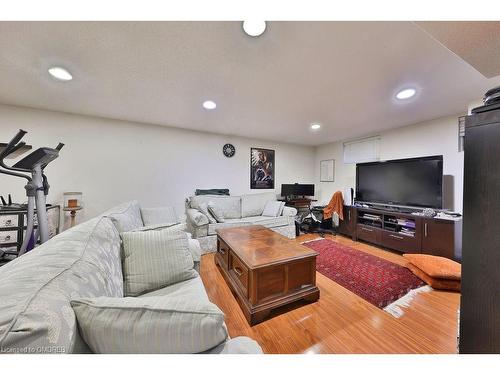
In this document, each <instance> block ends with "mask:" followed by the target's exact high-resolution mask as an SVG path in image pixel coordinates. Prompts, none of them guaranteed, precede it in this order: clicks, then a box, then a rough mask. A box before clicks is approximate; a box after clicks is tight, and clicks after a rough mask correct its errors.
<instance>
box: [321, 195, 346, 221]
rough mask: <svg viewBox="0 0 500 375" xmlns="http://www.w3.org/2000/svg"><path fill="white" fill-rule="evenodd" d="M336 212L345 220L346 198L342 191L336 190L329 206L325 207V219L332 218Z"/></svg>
mask: <svg viewBox="0 0 500 375" xmlns="http://www.w3.org/2000/svg"><path fill="white" fill-rule="evenodd" d="M334 212H336V213H337V215H339V218H340V220H344V198H343V197H342V192H341V191H336V192H335V193H334V194H333V196H332V199H330V203H328V206H326V207H325V208H324V209H323V219H325V220H326V219H330V218H331V217H332V216H333V213H334Z"/></svg>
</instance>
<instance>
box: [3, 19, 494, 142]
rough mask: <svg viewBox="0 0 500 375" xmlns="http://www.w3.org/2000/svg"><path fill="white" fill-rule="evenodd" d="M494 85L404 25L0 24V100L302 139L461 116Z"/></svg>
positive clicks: (349, 134) (426, 36)
mask: <svg viewBox="0 0 500 375" xmlns="http://www.w3.org/2000/svg"><path fill="white" fill-rule="evenodd" d="M51 65H62V66H65V67H67V68H68V69H69V70H70V71H71V72H72V73H73V75H74V78H75V79H74V80H73V81H71V82H68V83H60V82H56V81H54V80H53V79H51V78H50V77H49V76H48V74H47V68H48V67H49V66H51ZM498 84H500V79H499V77H497V78H492V79H487V78H485V77H484V76H483V75H482V74H481V73H479V72H478V71H476V70H475V69H474V68H473V67H472V66H471V65H469V64H468V63H466V62H465V61H463V60H462V59H461V58H460V57H458V56H457V55H456V54H455V53H453V52H451V51H450V50H448V49H447V48H445V47H444V46H443V45H442V44H441V43H439V42H438V41H436V40H435V39H434V38H433V37H432V36H430V35H429V34H427V33H426V32H425V31H424V30H422V29H421V28H420V27H419V26H417V25H416V24H414V23H411V22H270V23H268V28H267V31H266V32H265V34H264V35H263V36H262V37H260V38H251V37H248V36H246V35H245V34H244V33H243V32H242V30H241V24H240V23H239V22H73V23H72V22H17V23H16V22H0V103H4V104H12V105H20V106H28V107H35V108H43V109H49V110H55V111H63V112H69V113H77V114H85V115H92V116H100V117H108V118H115V119H121V120H130V121H136V122H144V123H152V124H158V125H166V126H174V127H180V128H187V129H193V130H202V131H208V132H215V133H221V134H229V135H240V136H248V137H253V138H261V139H270V140H279V141H286V142H292V143H300V144H308V145H318V144H323V143H327V142H331V141H335V140H339V139H348V138H354V137H358V136H363V135H366V134H373V133H376V132H378V131H381V130H385V129H389V128H394V127H399V126H404V125H408V124H412V123H416V122H419V121H424V120H428V119H432V118H437V117H441V116H446V115H451V114H457V113H460V112H464V111H465V110H466V108H467V104H468V103H469V102H470V101H471V100H474V99H477V98H478V97H481V96H482V95H483V93H484V92H485V91H486V90H487V89H489V88H491V87H493V86H496V85H498ZM406 86H414V87H416V88H417V89H418V94H417V96H416V97H415V98H413V99H411V100H409V101H408V102H404V103H402V102H397V101H396V100H395V99H394V94H395V92H396V91H397V90H398V89H400V88H403V87H406ZM206 99H212V100H214V101H215V102H217V109H216V110H214V111H206V110H204V109H203V108H202V107H201V103H202V102H203V101H204V100H206ZM311 122H320V123H321V124H322V125H323V127H322V129H321V130H320V131H317V132H312V131H310V129H309V124H310V123H311Z"/></svg>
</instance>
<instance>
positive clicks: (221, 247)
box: [215, 225, 319, 326]
mask: <svg viewBox="0 0 500 375" xmlns="http://www.w3.org/2000/svg"><path fill="white" fill-rule="evenodd" d="M317 255H318V253H317V252H316V251H314V250H311V249H309V248H307V247H305V246H302V245H300V244H299V243H297V242H295V241H292V240H290V239H288V238H287V237H284V236H282V235H281V234H278V233H276V232H274V231H272V230H270V229H267V228H265V227H263V226H261V225H250V226H243V227H236V228H228V229H219V230H217V253H216V254H215V262H216V264H217V265H218V266H219V267H220V270H221V272H222V275H223V276H224V279H225V280H226V282H227V284H228V285H229V287H230V288H231V290H232V291H233V292H234V294H236V297H237V300H238V303H239V305H240V307H241V309H242V310H243V313H244V314H245V317H246V319H247V320H248V323H249V324H250V325H251V326H252V325H254V324H257V323H260V322H261V321H263V320H264V319H266V318H267V316H268V315H269V313H270V312H271V310H272V309H275V308H277V307H281V306H284V305H288V304H290V303H292V302H295V301H298V300H301V299H304V300H306V301H309V302H314V301H317V300H318V298H319V289H318V287H317V286H316V256H317Z"/></svg>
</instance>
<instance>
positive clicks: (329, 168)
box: [319, 159, 335, 182]
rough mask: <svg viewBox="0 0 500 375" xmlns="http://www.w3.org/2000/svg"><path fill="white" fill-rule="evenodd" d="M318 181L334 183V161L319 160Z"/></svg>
mask: <svg viewBox="0 0 500 375" xmlns="http://www.w3.org/2000/svg"><path fill="white" fill-rule="evenodd" d="M319 180H320V181H321V182H334V181H335V159H329V160H321V161H320V162H319Z"/></svg>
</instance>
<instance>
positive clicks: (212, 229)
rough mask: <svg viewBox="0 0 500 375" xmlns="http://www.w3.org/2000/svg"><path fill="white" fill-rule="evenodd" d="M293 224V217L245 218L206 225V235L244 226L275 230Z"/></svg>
mask: <svg viewBox="0 0 500 375" xmlns="http://www.w3.org/2000/svg"><path fill="white" fill-rule="evenodd" d="M293 223H294V220H293V217H291V216H278V217H266V216H253V217H245V218H243V219H228V220H226V221H225V222H224V223H216V224H209V225H208V235H209V236H212V235H215V234H217V232H216V231H217V229H224V228H235V227H241V226H245V225H263V226H265V227H266V228H275V227H281V226H287V225H292V224H293Z"/></svg>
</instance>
